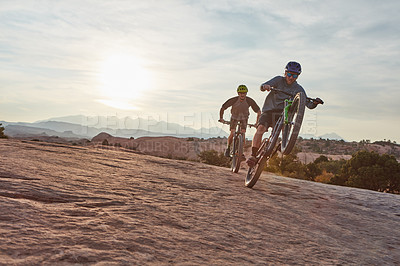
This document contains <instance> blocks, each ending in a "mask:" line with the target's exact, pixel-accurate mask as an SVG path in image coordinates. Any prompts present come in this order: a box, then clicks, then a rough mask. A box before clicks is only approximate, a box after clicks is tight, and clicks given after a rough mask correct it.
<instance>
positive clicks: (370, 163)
mask: <svg viewBox="0 0 400 266" xmlns="http://www.w3.org/2000/svg"><path fill="white" fill-rule="evenodd" d="M333 181H334V182H337V183H341V184H339V185H346V186H352V187H358V188H364V189H371V190H376V191H386V192H391V193H396V192H397V193H398V192H399V191H400V164H399V163H398V162H397V160H396V158H395V157H394V156H393V155H388V154H383V155H379V154H378V153H376V152H369V151H359V152H357V153H355V154H353V156H352V158H351V159H350V160H348V161H347V162H346V163H345V164H344V165H343V167H342V170H341V173H340V174H339V175H337V176H335V178H334V179H333Z"/></svg>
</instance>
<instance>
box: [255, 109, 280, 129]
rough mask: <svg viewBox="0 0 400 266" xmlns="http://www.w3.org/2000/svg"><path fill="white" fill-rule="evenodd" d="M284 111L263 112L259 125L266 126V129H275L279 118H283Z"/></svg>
mask: <svg viewBox="0 0 400 266" xmlns="http://www.w3.org/2000/svg"><path fill="white" fill-rule="evenodd" d="M281 114H282V111H278V110H271V111H267V112H263V113H262V114H261V116H260V119H258V124H259V125H263V126H265V128H267V129H268V128H269V127H274V126H275V123H276V121H278V119H279V117H280V116H281Z"/></svg>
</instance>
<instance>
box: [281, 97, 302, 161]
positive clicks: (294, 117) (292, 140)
mask: <svg viewBox="0 0 400 266" xmlns="http://www.w3.org/2000/svg"><path fill="white" fill-rule="evenodd" d="M305 105H306V97H305V95H304V93H302V92H299V93H297V94H296V96H295V97H294V99H293V103H292V106H291V107H290V109H289V112H288V123H284V125H283V128H282V145H281V151H282V154H283V155H288V154H289V153H290V152H291V151H292V149H293V147H294V145H295V144H296V141H297V137H298V135H299V132H300V128H301V123H302V122H303V116H304V109H305Z"/></svg>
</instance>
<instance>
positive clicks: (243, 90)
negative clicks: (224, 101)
mask: <svg viewBox="0 0 400 266" xmlns="http://www.w3.org/2000/svg"><path fill="white" fill-rule="evenodd" d="M248 91H249V90H248V89H247V87H246V85H239V87H238V88H237V92H248Z"/></svg>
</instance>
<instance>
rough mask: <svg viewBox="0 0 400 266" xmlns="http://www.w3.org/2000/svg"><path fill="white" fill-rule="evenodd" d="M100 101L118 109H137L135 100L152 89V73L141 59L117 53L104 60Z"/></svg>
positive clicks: (100, 78)
mask: <svg viewBox="0 0 400 266" xmlns="http://www.w3.org/2000/svg"><path fill="white" fill-rule="evenodd" d="M99 81H100V83H101V84H100V91H101V96H102V97H103V99H101V100H99V102H101V103H103V104H106V105H108V106H111V107H114V108H118V109H125V110H126V109H135V106H136V105H135V102H136V101H137V100H139V99H140V98H141V97H143V96H144V94H145V93H146V91H148V90H149V89H150V74H149V72H148V71H147V70H146V69H144V68H143V67H142V66H141V64H140V62H139V60H138V59H137V58H136V57H134V56H132V55H127V54H115V55H113V56H110V57H109V58H107V59H106V60H104V62H103V64H102V67H101V70H100V76H99Z"/></svg>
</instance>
